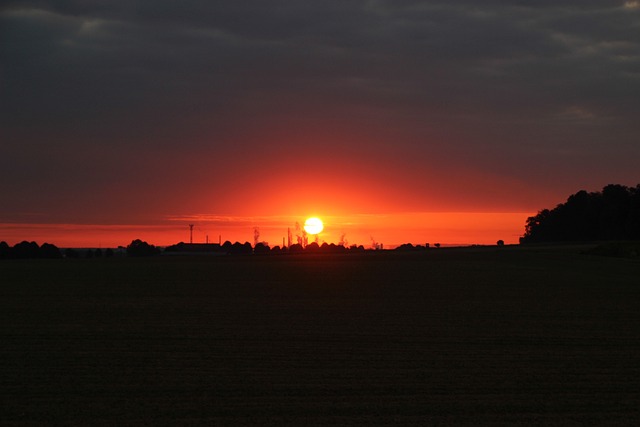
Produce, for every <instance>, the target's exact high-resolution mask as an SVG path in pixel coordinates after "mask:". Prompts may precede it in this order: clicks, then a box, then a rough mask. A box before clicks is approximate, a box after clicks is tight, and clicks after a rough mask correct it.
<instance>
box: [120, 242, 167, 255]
mask: <svg viewBox="0 0 640 427" xmlns="http://www.w3.org/2000/svg"><path fill="white" fill-rule="evenodd" d="M159 254H160V249H158V248H156V247H155V246H154V245H150V244H149V243H147V242H143V241H142V240H140V239H136V240H133V241H132V242H131V243H130V244H129V246H127V256H135V257H139V256H151V255H159Z"/></svg>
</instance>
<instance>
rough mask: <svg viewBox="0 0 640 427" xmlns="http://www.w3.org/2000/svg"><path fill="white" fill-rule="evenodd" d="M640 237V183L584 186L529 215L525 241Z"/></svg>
mask: <svg viewBox="0 0 640 427" xmlns="http://www.w3.org/2000/svg"><path fill="white" fill-rule="evenodd" d="M637 239H640V184H639V185H637V186H636V187H625V186H624V185H618V184H610V185H607V186H606V187H604V188H603V189H602V191H601V192H593V193H588V192H586V191H584V190H581V191H578V192H577V193H576V194H573V195H571V196H569V198H568V199H567V201H566V202H565V203H561V204H559V205H558V206H556V207H555V208H553V209H551V210H549V209H543V210H541V211H539V212H538V214H537V215H536V216H532V217H529V218H528V219H527V223H526V225H525V234H524V236H523V237H522V238H521V239H520V240H521V242H522V243H535V242H551V241H589V240H591V241H593V240H637Z"/></svg>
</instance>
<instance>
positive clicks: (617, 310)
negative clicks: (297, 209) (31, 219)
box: [0, 247, 640, 426]
mask: <svg viewBox="0 0 640 427" xmlns="http://www.w3.org/2000/svg"><path fill="white" fill-rule="evenodd" d="M0 411H1V412H0V425H3V426H21V425H46V424H56V425H78V426H79V425H104V426H115V425H225V426H226V425H229V426H231V425H283V424H288V425H300V426H302V425H344V424H347V425H349V424H365V425H384V424H399V425H505V424H508V425H541V426H543V425H544V426H547V425H584V424H589V425H639V424H638V423H640V261H639V260H638V259H637V258H636V259H635V260H633V259H618V258H606V257H597V256H589V255H580V254H579V251H578V249H576V248H566V247H565V248H533V249H526V248H517V247H516V248H500V249H498V248H479V249H440V250H437V251H436V250H433V251H429V252H426V253H410V254H394V253H371V254H366V255H348V256H337V255H331V256H282V257H257V256H254V257H243V258H231V257H221V258H193V257H185V258H177V257H176V258H165V257H163V258H153V259H93V260H52V261H45V260H41V261H4V262H0Z"/></svg>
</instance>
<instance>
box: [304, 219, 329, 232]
mask: <svg viewBox="0 0 640 427" xmlns="http://www.w3.org/2000/svg"><path fill="white" fill-rule="evenodd" d="M323 229H324V224H323V223H322V220H321V219H320V218H315V217H314V218H307V220H306V221H305V222H304V231H306V232H307V233H308V234H319V233H320V232H321V231H322V230H323Z"/></svg>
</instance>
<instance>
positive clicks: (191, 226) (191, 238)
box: [189, 224, 193, 244]
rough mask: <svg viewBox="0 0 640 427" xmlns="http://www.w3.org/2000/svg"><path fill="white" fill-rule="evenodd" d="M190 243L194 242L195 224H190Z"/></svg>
mask: <svg viewBox="0 0 640 427" xmlns="http://www.w3.org/2000/svg"><path fill="white" fill-rule="evenodd" d="M189 243H190V244H191V243H193V224H189Z"/></svg>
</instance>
